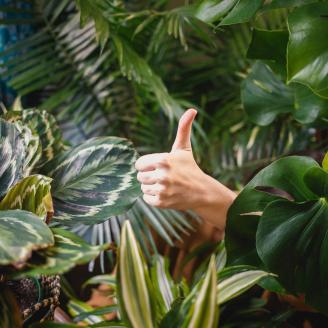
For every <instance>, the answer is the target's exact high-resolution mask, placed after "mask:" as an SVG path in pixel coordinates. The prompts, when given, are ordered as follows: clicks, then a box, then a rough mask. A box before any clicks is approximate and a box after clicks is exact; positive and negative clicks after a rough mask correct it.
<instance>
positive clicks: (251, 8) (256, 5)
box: [220, 0, 264, 25]
mask: <svg viewBox="0 0 328 328" xmlns="http://www.w3.org/2000/svg"><path fill="white" fill-rule="evenodd" d="M263 2H264V0H239V1H238V2H237V4H236V6H235V7H234V8H233V9H232V10H231V11H230V12H229V14H228V15H227V16H226V17H224V19H223V20H222V22H221V23H220V25H233V24H239V23H245V22H248V21H250V20H251V19H252V18H253V16H254V15H255V14H256V12H257V11H258V10H259V9H260V8H261V7H262V4H263Z"/></svg>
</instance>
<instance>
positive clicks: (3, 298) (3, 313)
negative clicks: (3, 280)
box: [0, 285, 23, 328]
mask: <svg viewBox="0 0 328 328" xmlns="http://www.w3.org/2000/svg"><path fill="white" fill-rule="evenodd" d="M22 326H23V322H22V320H21V314H20V311H19V308H18V305H17V302H16V300H15V297H14V295H13V294H12V293H11V291H10V290H9V289H8V288H6V287H4V286H1V285H0V327H3V328H22Z"/></svg>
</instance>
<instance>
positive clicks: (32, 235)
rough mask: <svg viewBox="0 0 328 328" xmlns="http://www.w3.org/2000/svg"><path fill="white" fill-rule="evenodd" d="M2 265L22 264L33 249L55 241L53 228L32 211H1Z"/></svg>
mask: <svg viewBox="0 0 328 328" xmlns="http://www.w3.org/2000/svg"><path fill="white" fill-rule="evenodd" d="M0 231H1V243H0V265H14V266H17V267H19V266H22V265H23V264H24V261H26V260H27V259H28V258H29V257H30V256H31V254H32V251H35V250H38V249H43V248H46V247H49V246H51V245H52V244H53V243H54V238H53V235H52V232H51V230H50V229H49V228H48V226H47V225H46V224H45V223H44V222H43V221H42V220H41V219H40V217H38V216H36V215H35V214H32V213H30V212H26V211H22V210H12V211H0Z"/></svg>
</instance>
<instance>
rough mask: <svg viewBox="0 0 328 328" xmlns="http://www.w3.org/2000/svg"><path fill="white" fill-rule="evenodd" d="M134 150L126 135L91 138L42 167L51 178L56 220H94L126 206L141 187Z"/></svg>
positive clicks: (89, 221) (100, 219)
mask: <svg viewBox="0 0 328 328" xmlns="http://www.w3.org/2000/svg"><path fill="white" fill-rule="evenodd" d="M136 157H137V154H136V152H135V150H134V148H133V147H132V144H131V143H130V142H129V141H127V140H126V139H122V138H116V137H101V138H94V139H90V140H88V141H86V142H84V143H83V144H81V145H80V146H78V147H76V148H73V149H71V150H69V151H67V152H66V153H64V154H63V155H60V156H58V157H55V158H54V160H53V161H51V162H50V163H49V164H48V165H46V167H45V172H46V175H48V176H50V177H52V178H53V184H52V194H53V197H54V208H55V220H57V221H59V222H61V223H63V224H75V223H84V224H94V223H99V222H103V221H105V220H108V218H110V217H111V216H114V215H119V214H122V213H123V212H125V211H126V210H127V209H129V208H130V207H131V206H132V204H133V203H134V201H135V200H136V198H137V196H138V195H139V194H140V187H139V184H138V183H137V181H136V171H135V168H134V162H135V160H136Z"/></svg>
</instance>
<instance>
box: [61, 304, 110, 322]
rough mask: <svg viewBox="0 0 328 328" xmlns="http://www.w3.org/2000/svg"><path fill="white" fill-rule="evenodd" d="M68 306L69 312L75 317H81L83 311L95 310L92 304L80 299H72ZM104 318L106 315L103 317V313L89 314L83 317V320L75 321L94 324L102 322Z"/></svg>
mask: <svg viewBox="0 0 328 328" xmlns="http://www.w3.org/2000/svg"><path fill="white" fill-rule="evenodd" d="M67 307H68V311H69V314H70V315H71V316H72V317H73V318H74V317H79V316H81V315H82V314H83V313H87V312H91V311H92V310H94V308H93V307H92V306H91V305H89V304H87V303H85V302H81V301H78V300H71V301H70V302H69V303H68V305H67ZM104 320H105V317H103V316H102V315H89V316H87V317H86V318H82V319H81V320H74V321H78V322H80V323H81V324H85V325H92V324H95V323H99V322H102V321H104Z"/></svg>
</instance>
